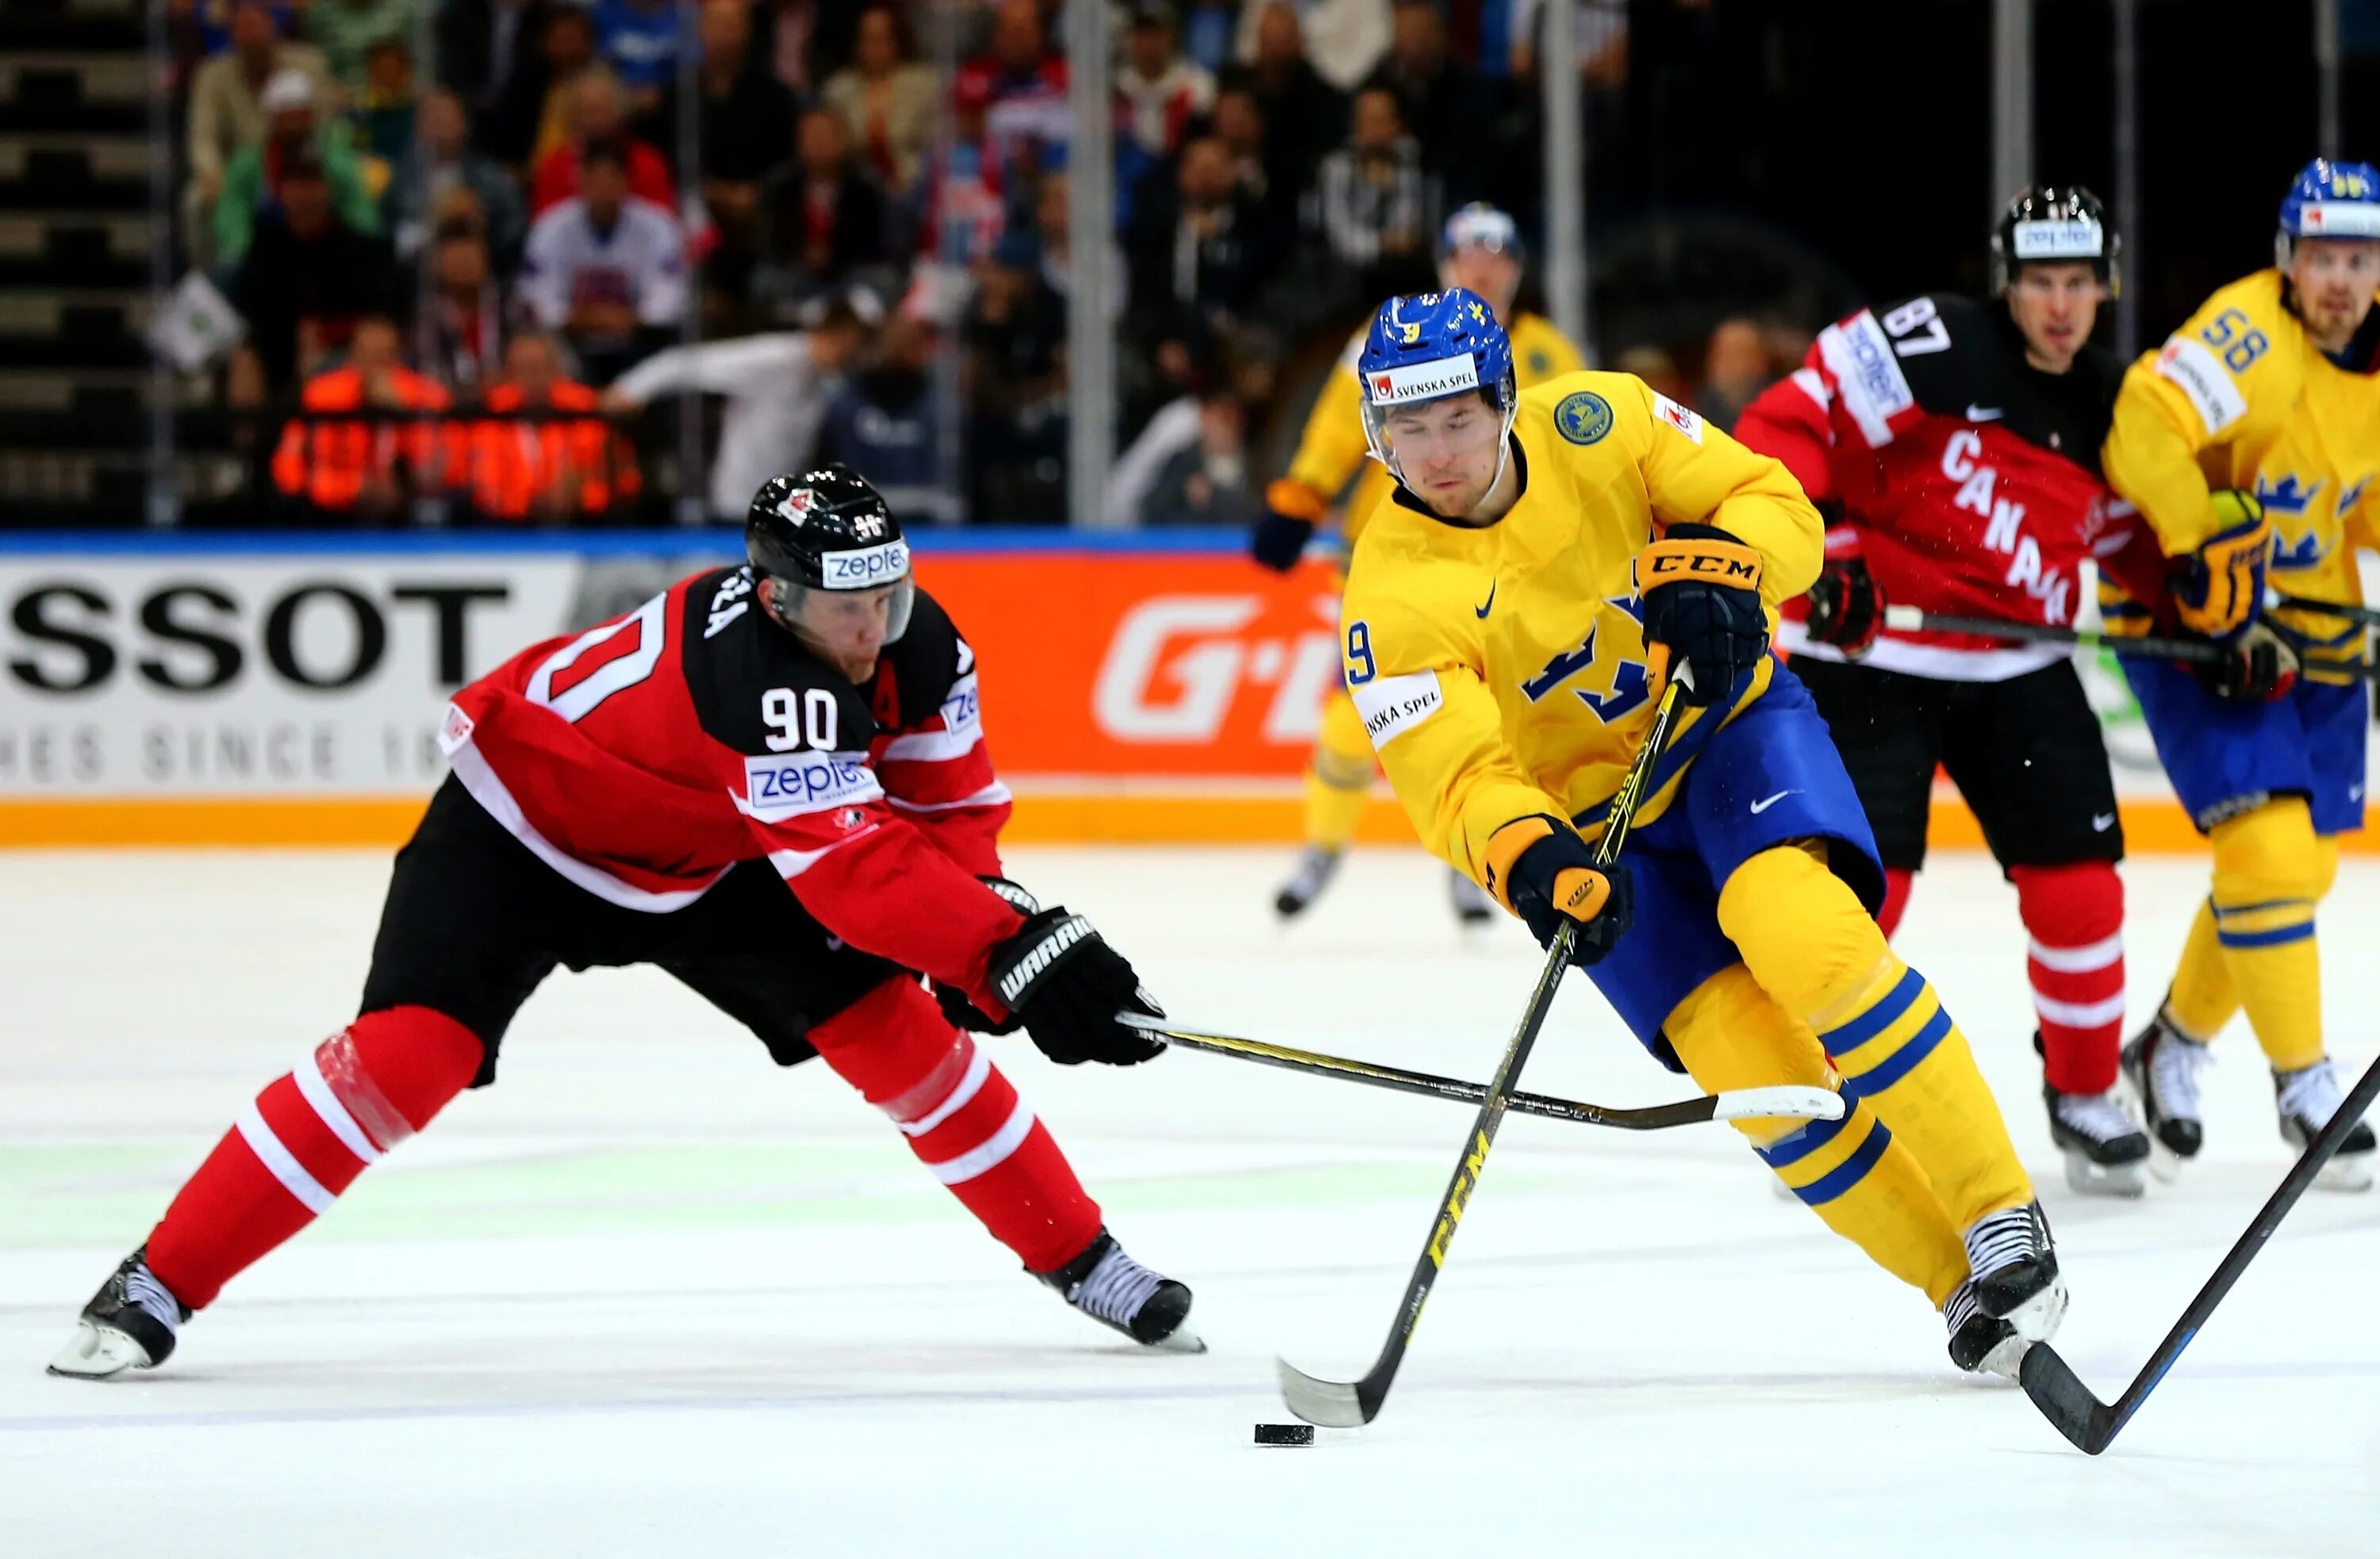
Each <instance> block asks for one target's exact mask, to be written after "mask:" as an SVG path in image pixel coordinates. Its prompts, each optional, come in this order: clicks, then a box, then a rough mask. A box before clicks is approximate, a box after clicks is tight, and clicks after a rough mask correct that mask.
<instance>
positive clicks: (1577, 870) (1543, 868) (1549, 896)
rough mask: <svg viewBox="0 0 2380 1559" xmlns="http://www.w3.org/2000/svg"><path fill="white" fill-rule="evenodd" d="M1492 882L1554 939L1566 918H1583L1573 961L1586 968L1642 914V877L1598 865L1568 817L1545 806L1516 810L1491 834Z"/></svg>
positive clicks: (1549, 941)
mask: <svg viewBox="0 0 2380 1559" xmlns="http://www.w3.org/2000/svg"><path fill="white" fill-rule="evenodd" d="M1488 878H1489V882H1488V888H1489V890H1490V891H1491V892H1493V893H1494V894H1495V895H1496V896H1497V897H1498V898H1500V899H1502V900H1503V901H1504V907H1505V908H1507V909H1510V910H1511V911H1512V913H1513V914H1515V915H1518V916H1519V917H1520V918H1521V919H1522V920H1523V921H1524V922H1526V924H1527V925H1528V928H1529V934H1530V935H1532V936H1534V937H1536V939H1537V945H1538V946H1540V947H1551V946H1552V945H1553V944H1554V936H1555V933H1556V932H1560V930H1561V928H1562V922H1563V921H1564V920H1575V921H1577V922H1578V935H1577V936H1575V937H1573V939H1572V941H1571V956H1570V961H1571V962H1572V963H1573V964H1574V965H1576V966H1577V967H1578V968H1587V967H1588V966H1590V965H1593V964H1597V963H1600V962H1602V961H1603V956H1604V955H1605V954H1607V953H1609V952H1610V951H1611V949H1612V947H1613V946H1614V944H1617V943H1618V942H1619V941H1620V939H1621V936H1623V935H1624V934H1626V932H1627V931H1628V928H1629V927H1630V926H1631V925H1633V924H1634V923H1635V920H1636V884H1635V880H1634V879H1633V877H1631V876H1630V875H1629V872H1628V868H1626V867H1625V866H1622V865H1621V864H1620V863H1619V862H1617V861H1614V862H1613V863H1612V864H1610V865H1609V866H1597V864H1596V863H1595V852H1594V851H1593V850H1591V849H1589V848H1587V845H1586V841H1585V840H1584V839H1582V838H1580V837H1579V836H1578V834H1577V833H1576V832H1575V831H1573V829H1572V827H1571V826H1570V824H1568V823H1566V822H1562V821H1561V820H1560V819H1559V818H1553V817H1547V816H1544V815H1542V814H1540V815H1538V816H1535V817H1524V818H1518V819H1515V820H1514V821H1512V822H1508V823H1506V824H1505V825H1504V826H1503V827H1501V828H1500V829H1498V830H1497V831H1496V832H1495V834H1494V835H1493V836H1492V837H1490V838H1489V839H1488Z"/></svg>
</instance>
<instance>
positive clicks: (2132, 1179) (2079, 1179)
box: [2011, 1148, 2148, 1378]
mask: <svg viewBox="0 0 2380 1559" xmlns="http://www.w3.org/2000/svg"><path fill="white" fill-rule="evenodd" d="M2066 1184H2067V1186H2068V1188H2070V1189H2071V1190H2073V1191H2074V1192H2076V1193H2077V1194H2078V1195H2082V1196H2086V1197H2121V1198H2124V1199H2126V1200H2134V1199H2137V1198H2139V1197H2142V1196H2145V1195H2146V1194H2147V1193H2148V1181H2147V1179H2146V1178H2145V1177H2144V1176H2143V1175H2142V1173H2141V1166H2140V1164H2139V1163H2096V1162H2095V1161H2094V1160H2093V1159H2092V1157H2091V1155H2090V1154H2088V1153H2086V1152H2083V1151H2082V1150H2080V1149H2077V1148H2070V1149H2067V1150H2066ZM2011 1378H2013V1377H2011Z"/></svg>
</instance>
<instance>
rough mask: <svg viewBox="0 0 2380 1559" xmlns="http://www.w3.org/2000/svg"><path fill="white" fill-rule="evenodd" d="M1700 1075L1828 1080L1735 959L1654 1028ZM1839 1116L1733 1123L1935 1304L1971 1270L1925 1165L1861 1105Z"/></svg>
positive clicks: (1706, 1082)
mask: <svg viewBox="0 0 2380 1559" xmlns="http://www.w3.org/2000/svg"><path fill="white" fill-rule="evenodd" d="M1661 1031H1662V1032H1663V1033H1665V1034H1667V1035H1668V1036H1669V1038H1670V1046H1671V1047H1672V1048H1673V1049H1675V1050H1676V1051H1677V1053H1678V1059H1679V1060H1680V1061H1682V1062H1683V1063H1685V1067H1686V1070H1687V1072H1688V1073H1689V1074H1690V1075H1692V1076H1693V1078H1694V1081H1695V1083H1696V1084H1697V1085H1699V1086H1700V1087H1702V1088H1704V1089H1706V1090H1709V1091H1711V1092H1713V1093H1716V1092H1718V1091H1719V1090H1723V1089H1730V1088H1760V1087H1765V1086H1771V1085H1775V1084H1779V1083H1806V1084H1811V1085H1814V1086H1815V1087H1819V1088H1832V1087H1834V1086H1835V1074H1834V1069H1833V1068H1832V1067H1830V1066H1828V1065H1827V1057H1826V1053H1825V1052H1823V1051H1821V1050H1820V1049H1819V1048H1818V1041H1817V1036H1815V1034H1813V1033H1811V1032H1810V1029H1809V1027H1808V1025H1806V1024H1803V1023H1799V1022H1796V1021H1795V1020H1794V1019H1793V1017H1791V1015H1790V1014H1788V1013H1787V1012H1786V1011H1785V1010H1784V1009H1783V1008H1782V1007H1779V1005H1777V1003H1776V1001H1775V999H1774V998H1772V997H1771V996H1770V995H1769V994H1768V993H1767V992H1766V991H1763V990H1762V989H1761V988H1760V986H1759V983H1758V982H1757V981H1755V980H1754V979H1753V978H1752V974H1751V971H1749V970H1748V969H1746V968H1744V967H1743V965H1742V964H1730V965H1729V966H1728V967H1727V968H1723V969H1721V970H1719V972H1718V973H1717V974H1715V975H1713V976H1711V977H1710V979H1708V980H1705V981H1703V983H1702V984H1701V985H1699V986H1697V987H1696V988H1695V989H1694V993H1693V994H1692V995H1690V996H1688V997H1687V998H1686V999H1685V1000H1684V1001H1682V1002H1681V1003H1679V1004H1678V1005H1677V1008H1676V1010H1675V1011H1673V1012H1671V1013H1670V1017H1669V1019H1668V1021H1667V1022H1665V1023H1664V1024H1663V1025H1662V1026H1661ZM1849 1103H1850V1108H1849V1109H1847V1110H1846V1111H1845V1112H1844V1114H1843V1117H1842V1119H1840V1120H1834V1121H1801V1120H1779V1119H1778V1118H1776V1117H1774V1116H1766V1117H1762V1118H1760V1119H1756V1120H1743V1121H1737V1122H1736V1123H1735V1127H1736V1129H1737V1130H1739V1131H1741V1132H1743V1134H1744V1135H1745V1136H1746V1137H1748V1138H1750V1139H1752V1147H1753V1151H1755V1152H1756V1153H1758V1154H1759V1155H1760V1157H1761V1159H1762V1160H1763V1162H1765V1163H1767V1165H1768V1167H1769V1168H1770V1169H1771V1170H1773V1171H1775V1173H1776V1175H1777V1177H1778V1178H1779V1180H1782V1181H1783V1182H1785V1185H1786V1186H1787V1188H1790V1189H1791V1191H1792V1193H1793V1194H1794V1195H1795V1196H1797V1197H1799V1198H1801V1199H1802V1200H1803V1202H1805V1203H1806V1204H1808V1206H1809V1208H1810V1210H1811V1211H1812V1212H1815V1213H1816V1214H1817V1215H1818V1216H1819V1217H1820V1218H1821V1219H1823V1220H1825V1222H1826V1224H1827V1226H1828V1228H1830V1229H1832V1230H1834V1231H1835V1233H1837V1234H1839V1235H1840V1236H1843V1237H1844V1238H1845V1239H1848V1240H1850V1241H1851V1242H1852V1244H1853V1245H1856V1246H1858V1247H1859V1248H1861V1249H1862V1250H1864V1251H1866V1252H1867V1254H1868V1256H1869V1258H1870V1259H1871V1260H1873V1261H1875V1262H1876V1265H1877V1266H1880V1267H1882V1268H1883V1269H1884V1270H1885V1271H1887V1272H1888V1273H1892V1275H1893V1276H1895V1277H1897V1278H1900V1280H1901V1281H1902V1282H1903V1283H1907V1284H1909V1285H1913V1286H1914V1287H1916V1288H1919V1289H1922V1290H1924V1291H1925V1297H1927V1298H1928V1299H1930V1300H1932V1301H1933V1302H1934V1304H1935V1306H1936V1307H1937V1309H1938V1308H1939V1307H1940V1306H1941V1304H1942V1301H1943V1300H1944V1299H1946V1298H1948V1297H1949V1294H1950V1291H1951V1290H1952V1289H1954V1288H1956V1287H1957V1286H1958V1285H1960V1283H1961V1281H1963V1280H1964V1279H1965V1277H1966V1275H1967V1252H1966V1248H1965V1247H1964V1246H1963V1245H1962V1244H1961V1242H1960V1239H1959V1231H1958V1230H1957V1229H1955V1228H1953V1227H1952V1226H1951V1224H1950V1217H1949V1213H1947V1212H1944V1211H1943V1209H1942V1203H1941V1200H1940V1199H1939V1198H1937V1197H1936V1196H1935V1194H1934V1188H1933V1187H1932V1186H1931V1185H1930V1184H1928V1183H1927V1181H1926V1178H1925V1171H1924V1170H1922V1169H1920V1168H1919V1167H1918V1166H1917V1161H1916V1160H1915V1159H1913V1158H1912V1157H1911V1156H1910V1153H1909V1150H1908V1149H1907V1148H1905V1147H1903V1146H1901V1145H1900V1143H1899V1142H1898V1141H1896V1140H1894V1139H1893V1135H1892V1133H1891V1132H1890V1131H1889V1130H1888V1129H1887V1128H1886V1127H1885V1125H1884V1123H1883V1122H1882V1121H1880V1120H1878V1119H1876V1113H1875V1112H1874V1111H1873V1110H1870V1109H1869V1108H1868V1107H1867V1106H1866V1105H1865V1104H1864V1103H1862V1102H1857V1101H1850V1102H1849Z"/></svg>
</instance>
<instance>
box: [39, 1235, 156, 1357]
mask: <svg viewBox="0 0 2380 1559" xmlns="http://www.w3.org/2000/svg"><path fill="white" fill-rule="evenodd" d="M189 1319H190V1312H189V1311H188V1309H184V1308H183V1305H182V1302H181V1301H180V1300H179V1299H176V1298H175V1297H174V1296H173V1295H172V1294H171V1293H170V1292H168V1291H167V1289H166V1287H165V1285H164V1284H162V1283H160V1282H158V1281H157V1278H156V1275H155V1274H154V1273H152V1272H150V1270H149V1248H148V1247H147V1246H142V1247H141V1248H140V1249H138V1250H135V1251H134V1252H133V1253H132V1254H131V1255H129V1256H127V1257H126V1258H125V1259H124V1264H123V1265H121V1266H119V1267H117V1268H116V1269H115V1273H113V1274H111V1275H110V1276H109V1278H108V1280H107V1281H106V1282H105V1283H103V1284H101V1285H99V1292H98V1293H96V1294H94V1295H92V1296H91V1303H89V1304H87V1305H85V1306H83V1308H82V1319H81V1320H80V1321H78V1322H77V1323H76V1326H75V1334H74V1335H73V1336H72V1337H70V1338H68V1339H67V1346H65V1347H63V1348H61V1349H60V1350H59V1351H58V1356H57V1357H56V1358H53V1359H51V1360H50V1373H51V1374H53V1375H68V1376H72V1377H74V1378H76V1379H78V1380H85V1381H103V1380H105V1379H107V1377H109V1376H110V1375H118V1374H122V1373H123V1372H124V1371H125V1370H154V1369H155V1368H157V1366H159V1365H160V1364H163V1363H164V1362H165V1360H167V1359H168V1358H172V1357H173V1356H174V1335H175V1334H176V1332H177V1331H179V1330H180V1328H181V1324H182V1322H184V1321H188V1320H189Z"/></svg>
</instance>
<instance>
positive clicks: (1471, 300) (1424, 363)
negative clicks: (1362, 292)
mask: <svg viewBox="0 0 2380 1559" xmlns="http://www.w3.org/2000/svg"><path fill="white" fill-rule="evenodd" d="M1355 371H1356V375H1357V379H1358V382H1359V383H1360V384H1361V386H1362V390H1363V401H1364V438H1365V441H1366V443H1367V444H1368V445H1370V446H1371V451H1372V457H1373V458H1374V459H1376V460H1378V461H1379V462H1380V463H1381V464H1382V465H1384V466H1386V467H1388V468H1389V469H1390V472H1391V473H1393V474H1394V475H1395V477H1396V478H1397V480H1398V481H1404V472H1403V470H1401V469H1398V465H1397V460H1396V455H1395V452H1394V451H1393V449H1392V448H1391V447H1390V444H1389V442H1388V440H1387V438H1386V437H1385V436H1384V435H1385V433H1386V430H1387V425H1388V419H1389V417H1390V414H1391V413H1392V412H1395V411H1397V410H1399V409H1401V408H1408V407H1414V406H1420V405H1423V404H1426V403H1427V402H1430V401H1437V400H1445V399H1448V398H1450V397H1451V396H1480V397H1481V398H1483V399H1484V400H1485V401H1486V402H1487V403H1488V406H1489V407H1491V408H1494V409H1495V411H1496V412H1497V413H1498V414H1499V417H1500V429H1499V434H1498V438H1499V443H1500V445H1501V446H1502V448H1503V449H1504V450H1505V451H1506V452H1507V454H1500V455H1499V457H1498V465H1497V468H1496V473H1497V476H1498V477H1499V478H1501V477H1502V475H1503V465H1502V461H1503V459H1504V458H1506V457H1507V455H1508V454H1509V451H1510V448H1511V442H1512V441H1511V437H1510V435H1511V433H1512V414H1513V412H1514V411H1515V410H1516V409H1517V408H1519V406H1520V398H1521V397H1520V390H1519V387H1518V384H1517V383H1516V382H1515V380H1514V379H1513V377H1512V337H1511V336H1509V335H1505V334H1504V327H1503V326H1502V325H1501V324H1500V323H1497V320H1496V311H1494V310H1493V309H1491V308H1489V307H1488V300H1487V299H1486V298H1482V297H1480V296H1479V295H1478V294H1477V293H1475V292H1472V291H1469V290H1467V289H1465V288H1463V287H1453V288H1451V289H1450V290H1448V291H1445V292H1425V293H1422V294H1419V295H1418V296H1415V297H1411V298H1390V299H1389V300H1388V301H1387V302H1386V303H1383V304H1381V305H1380V311H1379V313H1378V316H1376V317H1375V318H1374V319H1373V321H1372V328H1371V329H1370V330H1368V331H1366V333H1365V335H1364V350H1363V352H1362V354H1361V355H1360V356H1359V357H1358V358H1357V359H1355Z"/></svg>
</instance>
